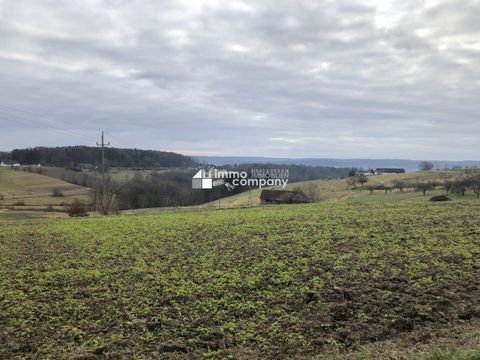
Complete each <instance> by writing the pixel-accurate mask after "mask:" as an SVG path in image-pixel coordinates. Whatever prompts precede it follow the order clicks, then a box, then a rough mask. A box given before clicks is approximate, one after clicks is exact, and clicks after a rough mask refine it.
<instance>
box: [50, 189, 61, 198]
mask: <svg viewBox="0 0 480 360" xmlns="http://www.w3.org/2000/svg"><path fill="white" fill-rule="evenodd" d="M52 196H53V197H63V196H64V195H63V192H62V190H60V189H59V188H55V189H53V190H52Z"/></svg>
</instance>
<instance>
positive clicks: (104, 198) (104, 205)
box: [97, 130, 110, 215]
mask: <svg viewBox="0 0 480 360" xmlns="http://www.w3.org/2000/svg"><path fill="white" fill-rule="evenodd" d="M97 146H101V147H102V212H103V215H108V211H107V184H106V182H105V146H110V141H109V142H108V143H107V144H105V141H104V140H103V130H102V142H101V144H99V143H98V142H97Z"/></svg>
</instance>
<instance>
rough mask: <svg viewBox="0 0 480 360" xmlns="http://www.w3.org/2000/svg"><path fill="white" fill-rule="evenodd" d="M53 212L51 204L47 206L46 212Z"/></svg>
mask: <svg viewBox="0 0 480 360" xmlns="http://www.w3.org/2000/svg"><path fill="white" fill-rule="evenodd" d="M54 211H55V208H54V207H53V206H52V204H49V205H48V206H47V212H54Z"/></svg>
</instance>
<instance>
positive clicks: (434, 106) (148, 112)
mask: <svg viewBox="0 0 480 360" xmlns="http://www.w3.org/2000/svg"><path fill="white" fill-rule="evenodd" d="M479 13H480V1H468V0H462V1H458V0H457V1H454V0H446V1H437V0H423V1H422V0H400V1H393V0H381V1H371V0H366V1H352V0H343V1H320V0H317V1H306V0H305V1H303V0H299V1H282V0H255V1H253V0H250V1H240V0H238V1H237V0H176V1H174V0H157V1H154V0H150V1H149V0H143V1H137V0H108V1H98V0H82V1H60V0H57V1H53V0H52V1H46V0H30V1H24V0H0V39H1V46H0V150H11V149H13V148H23V147H33V146H60V145H92V146H95V143H96V141H99V140H100V133H101V131H102V130H104V131H105V138H106V140H107V141H110V142H111V145H112V146H115V147H128V148H142V149H156V150H167V151H175V152H179V153H183V154H188V155H218V156H235V155H237V156H274V157H303V158H305V157H316V158H405V159H432V160H435V159H437V160H466V159H470V160H473V159H475V160H476V159H478V160H480V146H479V145H480V141H479V135H480V117H479V112H480V61H479V60H480V22H479V21H478V14H479Z"/></svg>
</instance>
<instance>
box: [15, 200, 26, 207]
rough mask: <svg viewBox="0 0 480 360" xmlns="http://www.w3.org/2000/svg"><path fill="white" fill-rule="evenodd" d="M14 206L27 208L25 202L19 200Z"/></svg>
mask: <svg viewBox="0 0 480 360" xmlns="http://www.w3.org/2000/svg"><path fill="white" fill-rule="evenodd" d="M13 206H25V201H23V200H19V201H17V202H15V203H14V204H13Z"/></svg>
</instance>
